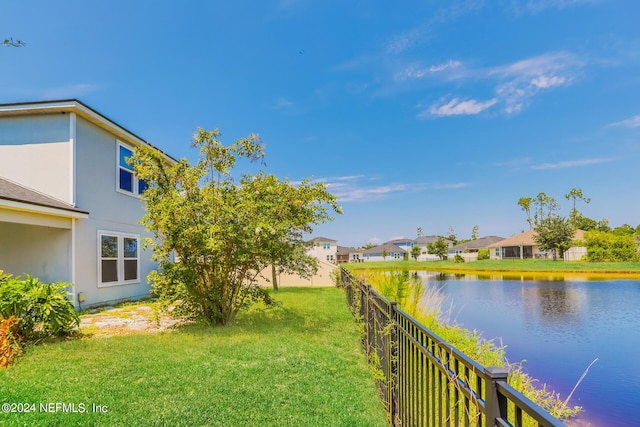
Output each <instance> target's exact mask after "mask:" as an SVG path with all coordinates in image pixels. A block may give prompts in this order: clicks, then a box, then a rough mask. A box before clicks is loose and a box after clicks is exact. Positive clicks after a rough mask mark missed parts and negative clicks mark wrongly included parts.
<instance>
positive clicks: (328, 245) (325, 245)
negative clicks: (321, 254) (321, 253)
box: [322, 243, 331, 249]
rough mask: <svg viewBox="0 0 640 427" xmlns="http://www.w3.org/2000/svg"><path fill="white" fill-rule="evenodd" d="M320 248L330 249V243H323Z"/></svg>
mask: <svg viewBox="0 0 640 427" xmlns="http://www.w3.org/2000/svg"><path fill="white" fill-rule="evenodd" d="M322 249H331V243H323V244H322Z"/></svg>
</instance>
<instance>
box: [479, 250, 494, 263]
mask: <svg viewBox="0 0 640 427" xmlns="http://www.w3.org/2000/svg"><path fill="white" fill-rule="evenodd" d="M490 258H491V254H490V252H489V249H480V250H479V251H478V261H482V260H483V259H490Z"/></svg>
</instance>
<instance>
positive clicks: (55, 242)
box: [0, 99, 176, 307]
mask: <svg viewBox="0 0 640 427" xmlns="http://www.w3.org/2000/svg"><path fill="white" fill-rule="evenodd" d="M137 146H150V144H149V143H148V142H146V141H145V140H143V139H142V138H140V137H139V136H137V135H135V134H133V133H131V132H130V131H128V130H127V129H125V128H123V127H122V126H120V125H118V124H117V123H115V122H113V121H111V120H110V119H108V118H107V117H105V116H104V115H102V114H100V113H98V112H97V111H95V110H93V109H91V108H90V107H88V106H87V105H85V104H83V103H82V102H80V101H78V100H75V99H71V100H61V101H47V102H32V103H19V104H0V270H4V271H5V272H8V273H11V274H13V275H25V274H29V275H32V276H35V277H39V278H40V279H41V280H42V281H44V282H52V281H65V282H70V283H72V284H74V285H75V289H73V294H74V303H75V305H76V307H78V303H82V306H83V307H87V306H90V305H97V304H103V303H106V302H111V301H117V300H122V299H127V298H135V297H140V296H144V295H147V294H148V293H149V291H150V287H149V284H148V283H147V280H146V277H147V274H148V273H149V272H150V271H151V270H153V269H155V268H156V264H155V262H153V261H152V260H151V250H144V249H143V248H142V245H141V239H142V238H143V237H152V236H151V235H150V234H149V233H147V232H146V230H145V229H144V226H142V225H140V224H139V223H138V222H139V221H140V219H141V218H142V215H143V214H144V202H143V201H142V200H141V199H140V195H141V194H142V193H143V192H144V191H145V189H146V188H147V184H146V183H145V182H144V181H142V180H139V179H137V177H136V176H135V174H134V173H133V170H132V168H131V166H130V165H129V164H128V163H127V159H128V158H129V157H130V156H131V155H132V151H133V149H134V148H135V147H137ZM165 160H166V161H167V162H168V163H173V162H175V161H176V160H174V159H173V158H171V157H169V156H168V155H165Z"/></svg>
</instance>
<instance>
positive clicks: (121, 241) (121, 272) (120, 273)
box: [97, 230, 140, 288]
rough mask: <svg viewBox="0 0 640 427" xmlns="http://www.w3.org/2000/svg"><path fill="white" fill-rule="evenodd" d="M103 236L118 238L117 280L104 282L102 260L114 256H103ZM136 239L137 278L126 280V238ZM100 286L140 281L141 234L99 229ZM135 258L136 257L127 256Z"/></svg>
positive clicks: (105, 286)
mask: <svg viewBox="0 0 640 427" xmlns="http://www.w3.org/2000/svg"><path fill="white" fill-rule="evenodd" d="M102 236H109V237H116V238H117V239H118V257H117V258H116V261H117V269H118V280H117V281H115V282H102V260H103V259H113V258H102ZM125 238H128V239H136V241H137V244H136V258H135V260H136V261H137V262H136V267H137V269H136V278H135V279H130V280H124V260H125V257H124V239H125ZM97 246H98V253H97V255H98V257H97V258H98V282H97V283H98V287H99V288H107V287H111V286H121V285H130V284H137V283H140V235H138V234H131V233H121V232H117V231H108V230H98V245H97ZM127 259H134V258H127Z"/></svg>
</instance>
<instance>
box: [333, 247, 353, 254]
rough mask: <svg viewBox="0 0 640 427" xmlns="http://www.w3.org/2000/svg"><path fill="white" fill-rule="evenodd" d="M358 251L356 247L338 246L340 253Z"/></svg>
mask: <svg viewBox="0 0 640 427" xmlns="http://www.w3.org/2000/svg"><path fill="white" fill-rule="evenodd" d="M353 252H357V251H356V250H355V249H354V248H351V247H349V246H338V251H337V253H338V255H349V254H350V253H353Z"/></svg>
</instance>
